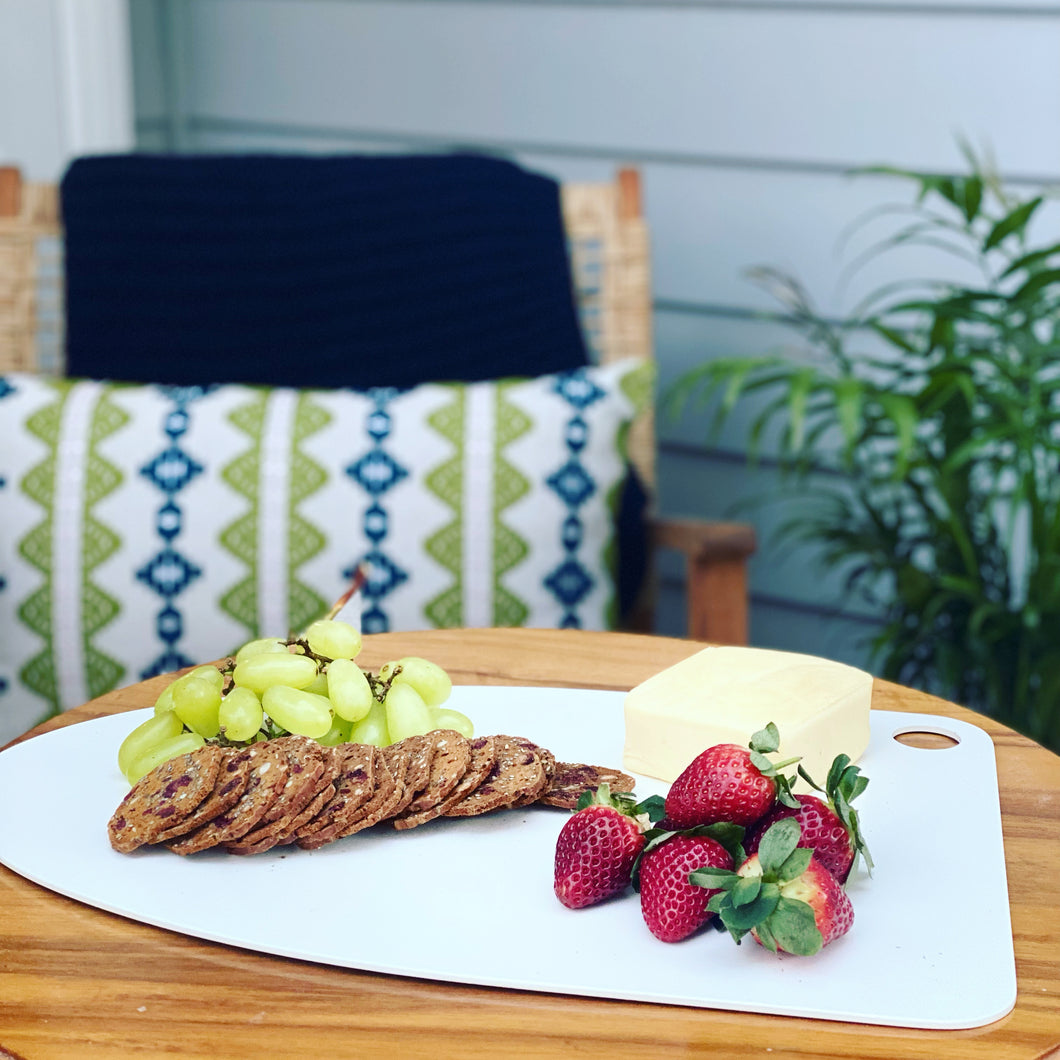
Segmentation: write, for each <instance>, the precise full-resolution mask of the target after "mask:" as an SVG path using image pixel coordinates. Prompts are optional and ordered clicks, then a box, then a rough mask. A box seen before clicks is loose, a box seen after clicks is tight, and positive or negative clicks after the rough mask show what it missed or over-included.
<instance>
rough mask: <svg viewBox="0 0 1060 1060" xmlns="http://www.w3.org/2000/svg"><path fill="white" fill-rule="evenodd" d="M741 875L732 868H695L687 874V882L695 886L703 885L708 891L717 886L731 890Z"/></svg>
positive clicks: (716, 888)
mask: <svg viewBox="0 0 1060 1060" xmlns="http://www.w3.org/2000/svg"><path fill="white" fill-rule="evenodd" d="M742 878H743V877H741V876H738V875H737V874H736V873H735V872H733V871H732V869H716V868H713V867H710V868H703V869H696V870H695V871H694V872H690V873H689V874H688V882H689V883H692V884H694V885H695V886H696V887H705V888H707V890H709V891H714V890H718V889H719V888H720V889H722V890H726V891H731V890H732V889H733V888H734V887H735V886H736V885H737V884H738V883H739V882H740V880H741V879H742Z"/></svg>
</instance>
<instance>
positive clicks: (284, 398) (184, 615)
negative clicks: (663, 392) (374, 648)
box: [0, 360, 652, 743]
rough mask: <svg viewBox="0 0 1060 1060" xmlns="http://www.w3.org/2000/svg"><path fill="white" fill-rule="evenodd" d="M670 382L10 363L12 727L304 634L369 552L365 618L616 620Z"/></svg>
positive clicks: (1, 448) (8, 669) (603, 624)
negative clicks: (80, 369) (363, 384)
mask: <svg viewBox="0 0 1060 1060" xmlns="http://www.w3.org/2000/svg"><path fill="white" fill-rule="evenodd" d="M651 392H652V365H651V363H650V362H647V361H643V360H630V361H625V362H621V363H619V364H615V365H611V366H606V367H590V368H585V369H579V370H577V371H574V372H571V373H564V374H561V375H551V376H543V377H539V378H536V379H529V380H527V379H514V380H502V381H497V382H487V383H474V384H467V385H463V384H429V385H424V386H420V387H417V388H415V389H412V390H408V391H400V392H399V391H394V390H374V391H367V392H363V393H359V392H354V391H349V390H328V391H324V390H291V389H280V388H276V389H265V388H254V387H248V386H215V387H210V388H205V389H203V388H197V387H191V388H185V387H164V386H136V385H127V384H111V383H101V382H95V381H87V380H45V379H42V378H38V377H34V376H29V375H8V376H5V377H0V743H3V742H4V741H5V740H6V739H9V738H10V737H12V736H15V735H17V734H18V733H20V732H22V731H23V730H25V729H26V728H27V727H29V726H30V725H32V724H34V723H35V722H37V721H39V720H40V719H41V718H42V717H44V716H47V715H48V714H51V713H54V712H56V711H59V710H64V709H67V708H69V707H72V706H75V705H77V704H79V703H82V702H84V701H86V700H88V699H90V698H92V697H94V696H97V695H100V694H102V693H103V692H105V691H108V690H110V689H111V688H114V687H118V686H120V685H124V684H129V683H133V682H135V681H138V680H140V679H142V678H143V677H145V676H149V675H152V674H156V673H162V672H166V671H169V670H173V669H176V668H178V667H181V666H185V665H189V664H191V663H197V662H201V661H203V660H208V659H213V658H217V657H220V656H222V655H224V654H225V653H227V652H230V651H232V650H234V649H235V648H236V647H237V646H239V645H240V644H241V643H243V642H244V641H246V640H248V639H250V638H251V637H254V636H258V635H270V636H276V635H283V634H285V633H286V632H287V631H288V630H292V629H299V628H301V627H303V626H304V625H305V624H306V623H308V622H309V621H311V620H312V619H313V618H315V617H318V616H319V615H320V614H322V613H323V612H325V611H327V610H328V608H329V607H330V606H331V604H332V602H333V601H334V600H336V599H337V598H338V597H339V596H340V595H341V594H342V592H343V591H344V590H345V588H346V586H347V584H348V582H349V580H350V578H351V576H352V574H353V571H354V570H355V569H356V567H357V566H358V564H360V563H362V562H364V563H366V569H367V571H368V574H369V580H368V583H367V585H366V586H365V588H364V590H363V593H362V595H361V598H360V599H359V601H358V604H359V609H360V620H361V624H362V628H363V629H364V631H365V632H377V631H382V630H386V629H422V628H428V627H436V626H446V627H457V626H512V625H527V626H547V627H563V626H573V627H581V628H589V629H602V628H608V627H609V626H611V625H613V624H614V620H615V615H616V591H615V579H614V557H615V548H616V540H615V518H614V517H615V511H616V506H617V503H618V494H619V492H620V489H621V486H622V483H623V481H624V477H625V474H626V466H627V465H626V453H625V441H626V435H627V432H628V428H629V425H630V422H631V420H632V419H633V418H634V417H635V415H636V414H637V412H638V411H639V410H641V409H642V408H644V407H645V405H646V403H648V402H650V400H651ZM347 614H348V612H347ZM347 614H344V617H347Z"/></svg>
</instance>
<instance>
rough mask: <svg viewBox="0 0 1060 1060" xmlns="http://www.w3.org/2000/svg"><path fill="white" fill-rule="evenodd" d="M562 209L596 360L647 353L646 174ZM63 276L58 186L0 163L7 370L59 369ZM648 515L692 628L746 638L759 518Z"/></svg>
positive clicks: (588, 188)
mask: <svg viewBox="0 0 1060 1060" xmlns="http://www.w3.org/2000/svg"><path fill="white" fill-rule="evenodd" d="M562 207H563V216H564V223H565V227H566V229H567V233H568V237H569V242H570V250H571V261H572V269H573V275H574V283H575V288H576V295H577V302H578V308H579V312H580V316H581V321H582V325H583V330H584V333H585V336H586V339H587V342H588V345H589V348H590V351H591V353H592V355H593V358H594V359H595V360H597V361H598V362H600V363H607V362H609V361H613V360H617V359H620V358H623V357H628V356H631V355H642V356H649V357H650V356H652V355H653V343H652V327H651V287H650V266H649V240H648V230H647V225H646V223H645V219H644V216H643V212H642V207H641V199H640V182H639V173H638V172H637V171H636V170H633V169H623V170H621V171H620V172H619V173H618V175H617V179H616V180H615V181H614V182H613V183H585V184H566V185H563V186H562ZM62 283H63V280H62V230H61V222H60V217H59V208H58V192H57V188H56V186H54V185H51V184H40V183H29V182H23V180H22V179H21V176H20V173H19V171H18V170H17V169H14V168H11V167H6V168H0V373H3V372H12V371H22V372H36V373H42V374H54V375H61V374H62V372H63V356H62V350H63V326H62V308H63V297H62ZM630 446H631V455H632V459H633V461H634V463H635V464H636V466H637V468H638V470H639V473H640V476H641V479H642V481H643V482H644V483H645V485H646V486H647V489H648V492H649V496H652V495H653V491H654V485H655V433H654V425H653V422H652V417H651V415H650V413H649V414H647V415H645V416H644V417H643V418H642V420H641V421H640V422H639V423H638V424H636V425H635V428H634V432H633V435H632V437H631V441H630ZM648 518H649V527H648V531H649V539H650V542H651V545H652V548H653V552H654V550H656V549H659V548H662V549H673V550H676V551H678V552H679V553H681V554H682V555H683V556H684V558H685V561H686V564H687V567H686V570H687V598H688V606H687V635H688V636H689V637H691V638H694V639H697V640H706V641H713V642H717V643H725V644H745V643H746V642H747V626H748V595H747V560H748V557H749V556H750V555H751V553H752V552H753V551H754V548H755V539H754V532H753V530H752V528H751V527H749V526H747V525H746V524H742V523H729V522H717V521H703V520H696V519H674V518H668V517H667V518H664V517H661V516H658V515H655V514H649V516H648ZM651 570H652V571H653V570H654V565H652V568H651ZM653 600H654V575H653V573H650V574H649V577H648V579H647V584H646V586H645V591H644V593H643V601H642V603H641V604H640V605H638V607H637V608H636V610H635V613H634V614H633V616H632V617H631V620H630V625H631V626H632V627H633V628H639V629H650V628H651V613H652V603H653Z"/></svg>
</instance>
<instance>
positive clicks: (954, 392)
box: [668, 150, 1060, 750]
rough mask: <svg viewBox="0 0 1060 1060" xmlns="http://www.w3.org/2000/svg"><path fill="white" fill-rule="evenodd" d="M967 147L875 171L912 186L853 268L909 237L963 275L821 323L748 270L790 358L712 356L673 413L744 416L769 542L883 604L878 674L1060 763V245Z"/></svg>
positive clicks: (1038, 200) (773, 273) (879, 296)
mask: <svg viewBox="0 0 1060 1060" xmlns="http://www.w3.org/2000/svg"><path fill="white" fill-rule="evenodd" d="M965 153H966V157H967V159H968V172H967V173H965V174H964V175H960V176H938V175H933V174H930V173H920V172H913V171H909V170H901V169H892V168H880V167H875V168H874V169H873V170H871V172H872V173H874V174H877V175H878V174H889V175H892V176H893V177H895V178H896V179H899V180H903V181H905V182H907V183H910V184H911V185H912V187H913V189H914V193H915V194H914V198H913V201H912V202H911V203H909V204H907V205H905V206H904V207H902V212H903V213H904V217H903V221H902V223H901V224H900V225H899V226H898V227H897V229H896V230H893V231H892V232H891V233H890V234H889V235H888V236H887V237H886V238H885V239H883V240H881V241H879V242H877V243H875V244H874V245H873V246H872V247H871V249H870V250H869V251H868V252H867V253H866V254H865V255H864V256H863V257H862V260H861V262H859V264H861V263H863V262H864V261H867V260H869V259H871V258H872V257H874V256H877V255H882V254H886V253H888V252H893V251H895V250H897V249H898V248H901V247H905V246H908V245H910V244H922V245H925V246H930V247H932V248H934V249H935V250H940V249H941V250H943V251H945V252H946V253H948V254H953V255H956V256H957V257H958V258H960V259H961V261H962V262H963V263H964V265H965V266H967V265H971V266H974V273H972V274H970V275H974V280H973V281H972V282H970V283H966V284H965V283H954V282H951V281H939V280H931V279H927V280H922V279H909V280H904V281H899V282H892V283H889V284H887V285H886V286H884V287H882V288H881V289H879V290H876V291H874V292H873V293H871V294H870V295H869V296H868V297H866V298H865V299H864V300H863V301H862V302H861V303H860V304H859V305H858V306H857V307H856V308H855V310H854V311H852V312H851V313H850V314H849V315H848V316H846V317H845V318H844V319H841V320H839V321H830V320H828V319H826V318H825V317H824V316H822V315H821V314H819V313H818V312H816V311H815V309H814V307H813V305H812V304H811V300H810V298H809V296H808V294H807V292H806V291H805V290H804V289H803V287H802V286H801V285H800V284H799V282H798V281H797V280H796V279H795V278H794V277H793V276H791V275H789V274H785V273H783V272H781V271H779V270H776V269H771V268H762V269H757V270H755V271H754V278H755V279H756V280H757V281H758V282H759V283H761V284H762V285H764V286H765V287H766V288H767V289H768V290H769V291H770V292H771V293H772V294H773V296H774V297H776V298H777V299H778V300H779V301H780V303H781V304H782V306H783V308H784V310H785V316H786V320H787V323H788V325H789V327H790V328H791V329H794V332H795V333H796V334H797V336H798V338H799V344H800V347H801V350H800V354H799V356H797V357H794V358H793V357H792V356H791V354H790V351H788V352H783V353H778V352H775V353H768V354H763V355H762V356H756V357H748V356H739V357H731V358H721V359H716V360H713V361H709V362H705V363H703V364H702V365H700V366H697V367H695V368H693V369H691V370H690V371H688V372H686V373H685V374H684V375H683V376H681V378H680V379H679V380H678V381H677V382H676V383H675V384H674V386H673V387H672V388H671V390H670V392H669V395H668V403H669V405H670V407H671V409H672V410H673V411H674V412H676V413H678V414H680V413H681V412H687V411H689V406H692V407H695V408H698V409H700V410H703V409H710V410H711V411H712V417H711V419H712V421H713V423H714V426H715V429H717V428H718V427H720V425H721V423H723V422H724V421H725V420H726V419H727V418H728V417H729V415H730V414H731V413H732V412H733V411H734V410H735V409H736V408H737V406H738V405H741V404H742V403H746V402H751V403H753V404H754V405H755V409H756V415H755V416H754V417H753V418H751V419H750V420H749V421H748V422H749V426H748V428H747V434H748V443H749V444H748V451H749V454H750V459H751V460H752V461H753V460H754V459H755V457H756V453H757V452H758V451H759V450H760V448H761V446H762V444H763V441H764V439H766V438H767V437H768V438H772V439H773V440H774V444H776V445H777V446H778V451H779V453H780V462H781V467H782V470H783V472H784V474H783V478H782V486H781V488H780V490H779V491H778V492H776V493H774V494H773V495H772V496H770V497H769V498H768V503H770V504H782V505H783V506H784V518H783V520H782V522H781V526H780V530H779V534H780V536H781V537H783V538H784V539H786V540H788V541H791V542H799V541H801V542H814V543H815V544H817V545H818V546H820V555H821V557H822V563H823V564H824V566H825V567H826V568H830V569H832V570H840V571H842V572H843V574H844V576H845V588H846V591H847V592H849V593H851V594H858V595H860V596H862V597H863V598H865V599H866V600H868V601H869V603H870V604H871V606H873V607H874V608H878V609H879V612H880V613H881V614H882V615H883V616H884V619H885V621H884V625H883V626H882V627H881V628H880V629H879V630H878V631H874V632H873V634H872V637H871V639H872V645H871V647H872V650H873V658H874V660H875V661H876V664H877V665H878V672H879V673H880V674H881V675H882V676H884V677H886V678H889V679H892V680H895V681H900V682H903V683H906V684H910V685H913V686H915V687H918V688H921V689H924V690H926V691H929V692H933V693H936V694H939V695H942V696H944V697H945V698H947V699H951V700H955V701H957V702H960V703H963V704H965V705H967V706H970V707H973V708H976V709H979V710H982V711H984V712H985V713H988V714H990V715H993V716H994V717H996V718H998V719H1000V720H1002V721H1004V722H1006V723H1007V724H1010V725H1012V726H1013V727H1014V728H1016V729H1018V730H1020V731H1022V732H1024V733H1026V734H1028V735H1030V736H1031V737H1033V738H1034V739H1036V740H1038V741H1040V742H1042V743H1044V744H1046V745H1047V746H1050V747H1052V748H1053V749H1054V750H1060V652H1058V650H1057V649H1058V645H1060V356H1058V354H1060V332H1058V329H1060V242H1057V241H1056V233H1052V234H1051V235H1050V236H1049V237H1048V238H1046V239H1044V240H1041V241H1038V242H1035V241H1033V240H1032V239H1031V238H1030V236H1029V231H1030V229H1031V227H1032V221H1033V219H1034V217H1035V215H1036V213H1037V212H1038V210H1039V208H1040V207H1041V206H1042V204H1043V202H1044V201H1045V199H1044V196H1043V195H1040V194H1036V195H1033V196H1029V197H1023V198H1019V197H1013V196H1012V195H1011V194H1009V193H1008V192H1007V191H1006V189H1005V188H1004V187H1003V186H1002V183H1001V182H1000V181H999V180H998V179H997V178H996V176H994V175H993V174H992V172H991V170H990V168H989V167H988V166H986V165H984V164H983V163H982V162H981V161H980V159H978V158H977V157H976V156H975V155H974V154H973V153H972V152H971V151H968V150H966V152H965ZM880 209H881V211H882V210H888V211H889V212H893V210H892V209H891V208H890V207H881V208H880ZM868 220H869V218H868V217H867V216H866V217H863V218H861V219H859V223H866V222H867V221H868ZM828 472H835V474H828ZM763 500H766V499H763Z"/></svg>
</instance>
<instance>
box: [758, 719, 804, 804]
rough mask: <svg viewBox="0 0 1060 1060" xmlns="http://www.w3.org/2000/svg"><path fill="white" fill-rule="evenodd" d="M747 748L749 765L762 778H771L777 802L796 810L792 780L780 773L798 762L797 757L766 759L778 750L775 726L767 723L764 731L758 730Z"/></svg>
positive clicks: (778, 739) (778, 741) (777, 735)
mask: <svg viewBox="0 0 1060 1060" xmlns="http://www.w3.org/2000/svg"><path fill="white" fill-rule="evenodd" d="M748 746H749V747H750V748H751V765H753V766H754V767H755V769H757V770H758V772H759V773H761V774H762V776H764V777H772V778H773V781H774V782H775V784H776V787H777V802H779V803H781V804H782V805H784V806H788V807H790V808H791V809H793V810H795V809H798V807H799V803H798V800H797V799H796V798H795V796H794V795H793V794H792V793H791V786H792V784H793V783H794V778H793V777H789V776H787V775H786V774H784V773H781V772H780V771H781V770H782V769H786V768H787V767H788V766H791V765H794V764H795V763H796V762H798V761H799V756H797V755H796V757H794V758H785V759H784V760H783V761H781V762H773V761H771V760H770V759H768V758H766V755H767V754H772V753H774V752H775V751H777V750H779V749H780V730H779V729H778V728H777V727H776V724H775V723H774V722H769V724H768V725H766V727H765V728H764V729H759V730H758V732H756V733H754V734H753V735H752V736H751V742H750V743H749V744H748Z"/></svg>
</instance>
